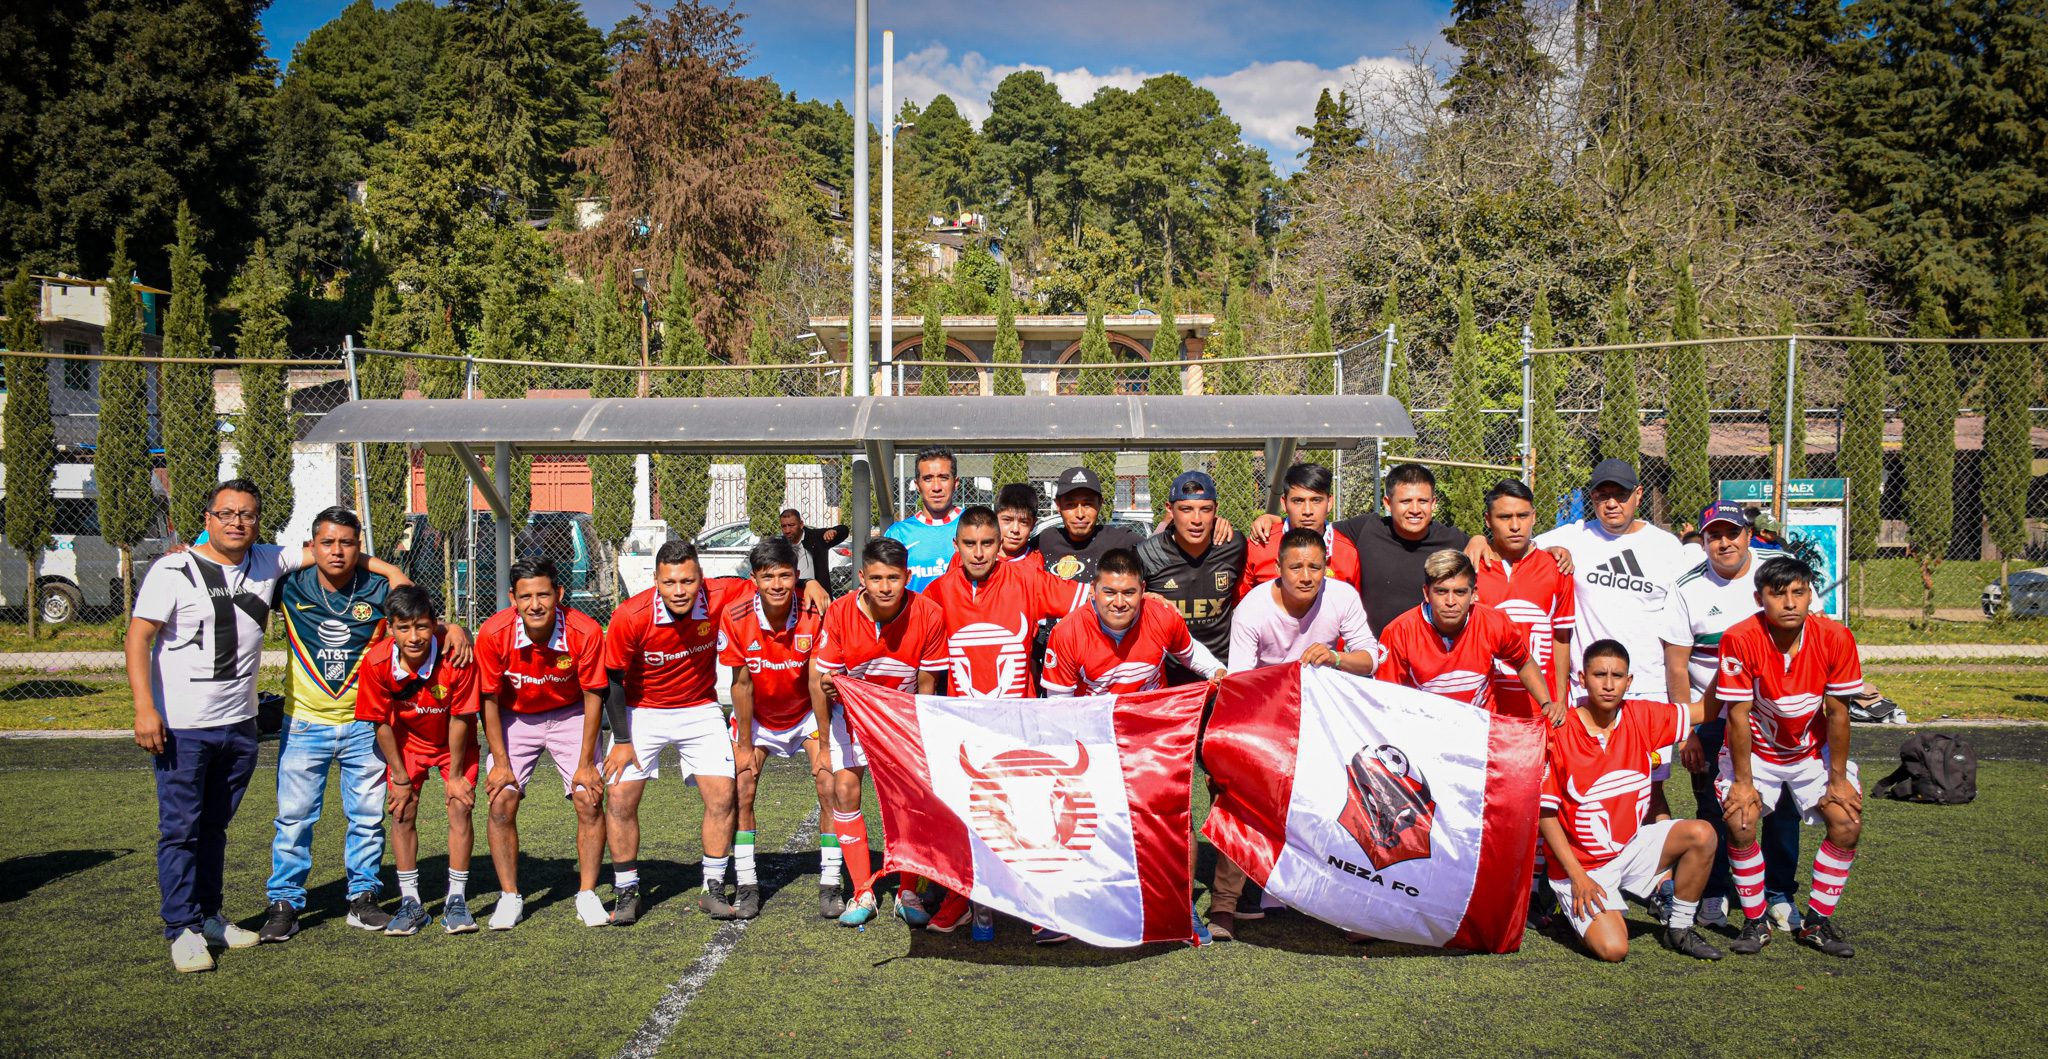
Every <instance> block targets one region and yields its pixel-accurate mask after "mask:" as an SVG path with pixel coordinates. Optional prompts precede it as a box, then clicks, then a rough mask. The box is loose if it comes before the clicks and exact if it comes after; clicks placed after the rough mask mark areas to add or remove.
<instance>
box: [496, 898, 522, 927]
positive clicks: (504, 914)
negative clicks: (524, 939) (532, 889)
mask: <svg viewBox="0 0 2048 1059" xmlns="http://www.w3.org/2000/svg"><path fill="white" fill-rule="evenodd" d="M525 912H526V898H524V897H521V896H519V895H518V894H499V895H498V903H497V906H496V907H494V908H492V909H491V929H492V930H511V929H512V928H513V927H515V926H518V925H519V917H520V916H521V915H524V914H525Z"/></svg>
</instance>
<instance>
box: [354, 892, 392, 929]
mask: <svg viewBox="0 0 2048 1059" xmlns="http://www.w3.org/2000/svg"><path fill="white" fill-rule="evenodd" d="M348 925H349V926H352V927H354V928H356V929H357V930H383V929H384V928H385V927H388V926H390V925H391V913H389V912H386V911H384V910H383V909H381V908H378V907H377V897H376V895H375V894H372V893H371V892H370V891H368V890H364V891H363V892H362V893H359V894H357V895H355V896H354V897H351V898H349V899H348Z"/></svg>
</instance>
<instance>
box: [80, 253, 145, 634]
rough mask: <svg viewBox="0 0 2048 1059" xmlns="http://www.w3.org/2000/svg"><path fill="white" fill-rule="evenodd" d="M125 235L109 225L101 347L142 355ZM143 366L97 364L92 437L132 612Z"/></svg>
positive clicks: (115, 353)
mask: <svg viewBox="0 0 2048 1059" xmlns="http://www.w3.org/2000/svg"><path fill="white" fill-rule="evenodd" d="M134 270H135V266H134V264H133V263H132V262H130V261H129V260H128V235H127V233H126V232H122V231H116V232H115V233H114V262H113V265H112V266H111V268H110V270H109V273H108V276H107V330H106V334H105V337H104V339H103V346H102V348H101V352H103V353H105V354H107V355H108V356H110V357H139V356H142V355H143V349H142V305H141V302H140V299H138V298H137V297H136V295H135V284H134V283H133V281H132V280H131V279H130V278H129V277H130V275H131V273H133V272H134ZM148 370H149V369H148V366H147V365H145V364H143V363H142V362H141V361H139V360H109V361H107V362H105V363H103V364H101V365H100V418H99V431H98V436H97V437H96V438H95V440H94V443H93V454H92V478H93V484H94V486H95V487H96V488H97V489H98V492H99V498H100V536H102V537H105V538H106V539H107V543H108V544H111V545H113V546H114V547H115V548H116V549H118V550H119V551H120V553H121V612H122V614H123V616H127V615H129V614H132V613H133V604H134V602H135V554H134V552H135V546H136V545H137V544H140V543H142V540H143V538H145V537H147V536H148V535H149V529H150V521H151V516H152V515H153V514H154V512H153V511H152V510H151V509H152V508H153V506H154V504H153V501H154V497H153V496H152V495H151V494H152V490H151V489H150V482H151V481H152V480H153V478H152V476H151V474H150V457H149V383H148V378H149V377H148Z"/></svg>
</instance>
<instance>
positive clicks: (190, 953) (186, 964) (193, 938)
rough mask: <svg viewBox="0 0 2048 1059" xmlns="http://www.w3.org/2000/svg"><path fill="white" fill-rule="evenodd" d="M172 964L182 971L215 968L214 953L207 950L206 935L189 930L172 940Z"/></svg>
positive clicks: (188, 972)
mask: <svg viewBox="0 0 2048 1059" xmlns="http://www.w3.org/2000/svg"><path fill="white" fill-rule="evenodd" d="M171 966H173V967H176V968H177V969H178V970H179V971H180V972H183V973H186V974H190V973H191V972H193V971H211V970H213V953H210V952H208V951H206V935H204V934H201V933H199V932H198V931H196V930H187V931H185V932H184V933H183V934H180V935H178V937H177V938H176V940H174V941H172V942H171Z"/></svg>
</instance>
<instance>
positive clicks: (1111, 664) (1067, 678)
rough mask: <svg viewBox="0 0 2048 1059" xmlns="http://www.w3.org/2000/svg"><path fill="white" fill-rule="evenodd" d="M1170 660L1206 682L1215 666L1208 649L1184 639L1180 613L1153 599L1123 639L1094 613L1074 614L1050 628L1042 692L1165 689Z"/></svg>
mask: <svg viewBox="0 0 2048 1059" xmlns="http://www.w3.org/2000/svg"><path fill="white" fill-rule="evenodd" d="M1169 658H1171V659H1173V660H1174V661H1175V662H1177V663H1179V664H1180V666H1181V667H1182V668H1184V669H1188V670H1191V671H1193V672H1195V673H1197V674H1200V675H1201V676H1204V677H1207V676H1209V675H1210V674H1212V673H1214V672H1215V671H1216V670H1217V669H1218V668H1219V664H1218V662H1217V661H1216V656H1215V655H1214V654H1211V653H1210V652H1209V650H1208V648H1206V647H1203V646H1201V645H1200V644H1197V643H1196V642H1195V639H1194V637H1193V636H1191V635H1189V633H1188V627H1187V623H1185V622H1183V621H1181V620H1180V613H1179V612H1178V611H1175V610H1174V609H1173V608H1172V607H1170V606H1168V605H1166V604H1164V603H1161V602H1159V601H1158V600H1156V599H1150V598H1147V599H1144V600H1142V601H1141V602H1140V603H1139V606H1138V619H1137V621H1136V622H1134V623H1132V625H1131V627H1130V628H1129V629H1127V630H1125V632H1124V635H1123V638H1122V639H1117V638H1115V637H1112V636H1111V635H1110V634H1109V633H1108V632H1107V631H1105V630H1104V629H1103V627H1102V619H1101V617H1099V616H1098V615H1097V614H1096V613H1095V608H1093V607H1086V608H1083V609H1081V610H1077V611H1075V612H1074V613H1072V614H1069V615H1067V617H1066V618H1065V619H1064V620H1062V621H1061V622H1060V623H1059V624H1058V625H1055V626H1053V629H1052V639H1051V640H1050V641H1048V642H1047V644H1046V648H1045V674H1044V679H1045V693H1046V694H1047V695H1048V696H1052V697H1059V696H1063V695H1124V694H1128V693H1131V692H1137V691H1151V690H1152V689H1154V688H1158V687H1163V686H1165V683H1166V680H1165V672H1164V669H1163V668H1162V667H1163V666H1164V665H1165V662H1166V660H1167V659H1169Z"/></svg>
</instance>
